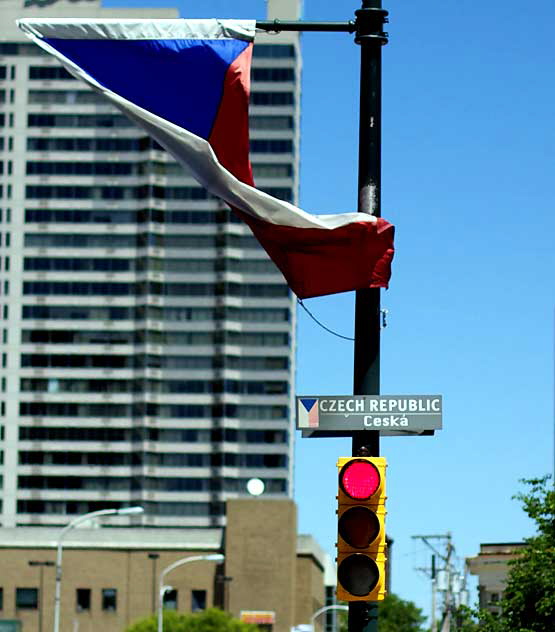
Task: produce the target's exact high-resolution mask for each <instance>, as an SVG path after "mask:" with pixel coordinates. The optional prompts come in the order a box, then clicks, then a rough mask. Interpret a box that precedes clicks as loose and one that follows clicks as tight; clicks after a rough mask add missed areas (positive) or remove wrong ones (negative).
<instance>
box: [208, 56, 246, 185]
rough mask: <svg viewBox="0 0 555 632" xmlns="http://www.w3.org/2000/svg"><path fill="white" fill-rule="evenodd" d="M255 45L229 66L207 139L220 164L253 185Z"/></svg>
mask: <svg viewBox="0 0 555 632" xmlns="http://www.w3.org/2000/svg"><path fill="white" fill-rule="evenodd" d="M251 58H252V44H249V46H247V48H245V50H244V51H243V52H242V53H241V54H240V55H239V56H238V57H237V58H236V59H235V61H234V62H233V63H232V64H231V65H230V66H229V68H228V71H227V74H226V76H225V80H224V90H223V94H222V100H221V103H220V108H219V110H218V114H217V116H216V120H215V121H214V127H213V128H212V131H211V133H210V138H209V139H208V142H209V143H210V145H211V146H212V149H213V150H214V153H215V154H216V156H217V157H218V160H219V161H220V163H221V164H222V165H223V166H224V167H225V168H226V169H227V170H228V171H230V172H231V173H232V174H233V175H234V176H235V177H236V178H238V179H239V180H241V182H244V183H245V184H250V185H251V186H254V181H253V177H252V168H251V163H250V159H249V94H250V67H251Z"/></svg>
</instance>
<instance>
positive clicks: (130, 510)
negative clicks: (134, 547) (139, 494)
mask: <svg viewBox="0 0 555 632" xmlns="http://www.w3.org/2000/svg"><path fill="white" fill-rule="evenodd" d="M143 512H144V509H143V508H142V507H125V508H123V509H99V510H98V511H91V512H89V513H86V514H83V515H82V516H77V518H74V519H73V520H72V521H71V522H70V523H68V524H67V525H66V526H65V527H64V528H63V529H62V530H61V531H60V535H59V537H58V544H57V547H56V591H55V595H54V632H60V600H61V588H62V551H63V539H64V537H65V536H66V534H67V532H68V531H70V530H71V529H73V527H76V526H77V525H78V524H81V523H82V522H86V521H87V520H91V518H98V517H100V516H129V515H134V514H141V513H143Z"/></svg>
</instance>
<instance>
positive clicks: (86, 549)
mask: <svg viewBox="0 0 555 632" xmlns="http://www.w3.org/2000/svg"><path fill="white" fill-rule="evenodd" d="M227 518H228V520H227V526H226V527H225V528H221V527H215V528H184V529H183V528H181V529H172V528H168V529H152V528H142V529H137V528H118V529H116V528H108V527H107V526H104V527H103V528H97V529H91V528H90V525H89V528H86V529H79V528H76V529H74V530H72V531H69V532H68V534H67V536H66V538H65V539H64V548H63V565H62V569H63V572H62V599H61V618H60V621H61V628H60V630H61V632H72V631H74V630H79V632H97V631H98V630H103V632H122V631H123V630H125V628H126V627H128V626H129V625H130V624H131V623H132V622H133V621H135V620H138V619H141V618H143V617H148V616H150V615H152V614H153V613H154V612H155V610H156V607H157V594H158V584H159V579H160V574H161V572H162V571H163V570H164V569H165V568H167V567H168V566H169V565H170V564H172V563H174V562H175V561H177V560H179V559H182V558H186V557H191V556H198V555H207V554H213V553H217V552H220V553H223V554H224V556H225V561H224V562H223V564H219V563H217V562H214V561H196V562H191V563H185V564H184V565H183V566H179V567H178V568H175V569H174V570H173V571H171V572H170V573H168V574H166V575H165V577H164V583H165V584H166V585H168V586H171V589H168V591H167V592H166V593H165V598H164V601H165V607H166V608H170V609H175V610H177V611H178V612H180V613H188V612H192V611H198V610H204V609H205V608H209V607H211V606H214V605H215V606H218V607H220V608H223V609H225V610H227V611H229V612H230V613H231V614H233V615H234V616H235V617H237V618H243V619H244V620H246V621H255V622H257V623H262V622H264V629H265V630H267V631H268V632H290V629H291V627H293V626H295V625H299V624H308V623H310V622H311V616H312V614H313V613H314V612H316V611H317V610H318V609H319V608H321V607H322V606H323V605H324V603H325V591H324V567H325V564H326V556H325V555H324V553H323V552H322V550H321V549H320V547H319V546H318V545H317V543H316V542H315V541H314V540H313V538H312V537H311V536H303V535H301V536H297V532H296V507H295V505H294V503H293V501H291V500H287V499H281V500H260V499H247V500H232V501H229V502H228V508H227ZM105 524H108V521H106V522H105ZM59 534H60V530H59V529H55V528H52V527H40V528H37V527H19V528H16V529H11V528H4V529H0V568H1V569H2V572H1V573H0V623H1V621H2V620H12V621H13V620H17V621H20V622H21V624H22V630H23V632H26V631H30V630H35V631H39V630H41V629H42V630H49V629H51V628H52V621H53V609H54V588H55V582H54V579H55V568H54V567H53V566H47V565H44V562H50V563H52V562H54V561H55V559H56V545H57V542H58V538H59ZM32 562H34V563H35V564H31V563H32ZM37 562H42V563H43V565H38V564H36V563H37ZM322 624H323V620H321V619H320V620H318V622H317V628H316V629H317V630H321V629H322V627H321V626H322ZM41 626H42V628H41Z"/></svg>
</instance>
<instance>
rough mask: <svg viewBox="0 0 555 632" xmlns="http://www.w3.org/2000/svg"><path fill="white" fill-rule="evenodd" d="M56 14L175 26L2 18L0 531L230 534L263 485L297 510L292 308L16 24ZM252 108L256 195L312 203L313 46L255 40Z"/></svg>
mask: <svg viewBox="0 0 555 632" xmlns="http://www.w3.org/2000/svg"><path fill="white" fill-rule="evenodd" d="M267 4H268V14H269V17H271V18H275V17H282V18H297V17H299V10H300V9H299V2H298V1H297V0H269V2H268V3H267ZM40 15H43V16H46V15H47V16H51V17H64V16H69V15H70V16H72V17H83V16H91V17H102V16H104V17H115V16H121V17H152V18H156V17H177V15H176V12H175V10H173V9H168V10H155V9H153V10H150V9H144V8H141V9H104V8H102V7H101V6H100V3H99V1H98V0H91V1H87V2H72V1H70V0H59V1H56V2H50V3H46V2H44V3H43V2H32V1H25V2H24V0H0V125H1V127H0V262H1V265H0V290H1V295H0V320H1V323H0V329H1V332H0V336H1V339H2V348H1V354H0V524H1V525H2V526H4V527H10V528H12V527H15V526H32V525H43V526H48V525H62V524H65V523H66V522H67V519H68V516H73V515H79V514H83V513H87V512H89V511H94V510H96V509H99V508H117V507H122V506H127V505H141V506H142V507H144V509H145V514H144V516H139V517H135V518H134V519H133V521H132V522H131V524H135V525H143V526H152V527H162V526H165V527H179V526H198V527H202V526H204V527H210V526H222V525H223V524H225V502H226V500H228V499H230V498H238V497H242V496H245V495H247V492H246V483H247V481H248V480H249V479H251V478H253V477H257V478H260V479H262V480H263V481H264V484H265V495H266V497H269V498H279V497H282V498H290V497H292V493H293V490H292V468H293V463H292V461H293V435H294V422H293V376H294V347H295V338H294V335H295V310H294V308H295V303H294V297H293V296H292V295H291V293H290V291H289V289H288V287H287V286H286V284H285V282H284V280H283V277H282V276H281V274H280V273H279V272H278V271H277V269H276V268H275V266H274V265H273V263H272V262H271V261H270V260H269V259H268V257H267V255H266V254H265V252H264V251H263V250H262V249H261V248H260V246H259V245H258V243H257V241H256V240H255V238H254V237H253V236H252V234H251V233H250V231H249V229H248V228H247V227H246V226H245V225H243V224H242V223H241V222H239V221H237V220H236V218H234V217H233V216H232V215H231V213H230V211H229V210H228V209H227V208H226V207H225V206H224V205H223V204H222V203H221V202H220V201H219V200H217V199H215V198H213V197H211V196H210V195H209V194H207V192H206V191H205V190H204V189H202V188H201V187H200V186H199V185H198V184H197V183H196V182H195V181H194V180H193V179H192V178H191V177H190V175H188V174H186V173H184V172H183V170H182V168H181V167H180V166H179V165H177V164H176V163H175V162H174V161H173V159H171V158H170V157H169V156H168V155H167V154H166V152H164V151H163V150H162V149H161V148H160V147H159V146H157V145H156V144H155V143H154V142H152V141H151V140H150V139H149V138H148V137H147V136H146V135H145V134H144V133H143V132H142V131H140V130H139V129H137V128H135V127H134V126H133V125H132V124H131V123H130V122H129V121H128V120H127V119H126V118H125V117H123V116H122V115H121V114H120V113H119V112H117V111H116V110H115V109H114V108H113V107H112V106H111V105H109V104H107V103H105V102H104V101H102V100H101V99H100V97H98V96H97V95H96V94H94V93H93V92H92V91H90V90H89V89H88V88H86V87H85V86H83V85H81V84H80V83H79V82H78V81H76V80H74V79H72V78H71V77H70V76H69V75H68V74H67V73H66V72H65V70H64V69H63V68H61V67H59V65H58V64H57V63H56V62H55V60H54V59H52V58H50V57H49V56H47V55H45V54H44V53H42V52H41V50H40V49H39V48H38V47H36V46H35V45H34V44H32V43H30V42H28V41H25V38H24V37H23V36H22V34H21V33H20V32H19V31H18V29H17V28H16V26H15V24H14V20H15V18H18V17H25V16H40ZM251 92H252V96H251V158H252V162H253V168H254V175H255V180H256V182H257V186H258V187H259V188H261V189H263V190H265V191H267V192H268V193H271V194H272V195H275V196H276V197H281V198H284V199H287V200H289V201H292V202H297V197H298V192H297V190H298V156H299V151H298V150H299V113H300V107H299V103H300V49H299V41H298V35H297V34H293V33H289V34H283V35H280V36H264V35H261V36H260V37H259V38H257V43H256V44H255V47H254V59H253V70H252V90H251ZM119 523H120V525H121V526H123V525H126V524H130V523H129V519H124V518H120V521H119Z"/></svg>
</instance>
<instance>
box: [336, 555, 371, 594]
mask: <svg viewBox="0 0 555 632" xmlns="http://www.w3.org/2000/svg"><path fill="white" fill-rule="evenodd" d="M379 576H380V571H379V569H378V566H377V564H376V562H374V560H373V559H371V558H369V557H368V556H367V555H363V554H362V553H353V555H349V557H346V558H345V559H344V560H342V561H341V563H340V564H339V567H338V568H337V579H338V581H339V583H340V584H341V585H342V586H343V588H344V589H345V590H346V591H347V592H349V593H351V595H354V596H355V597H364V595H367V594H368V593H369V592H370V591H372V590H373V589H374V588H375V587H376V584H377V583H378V579H379Z"/></svg>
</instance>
